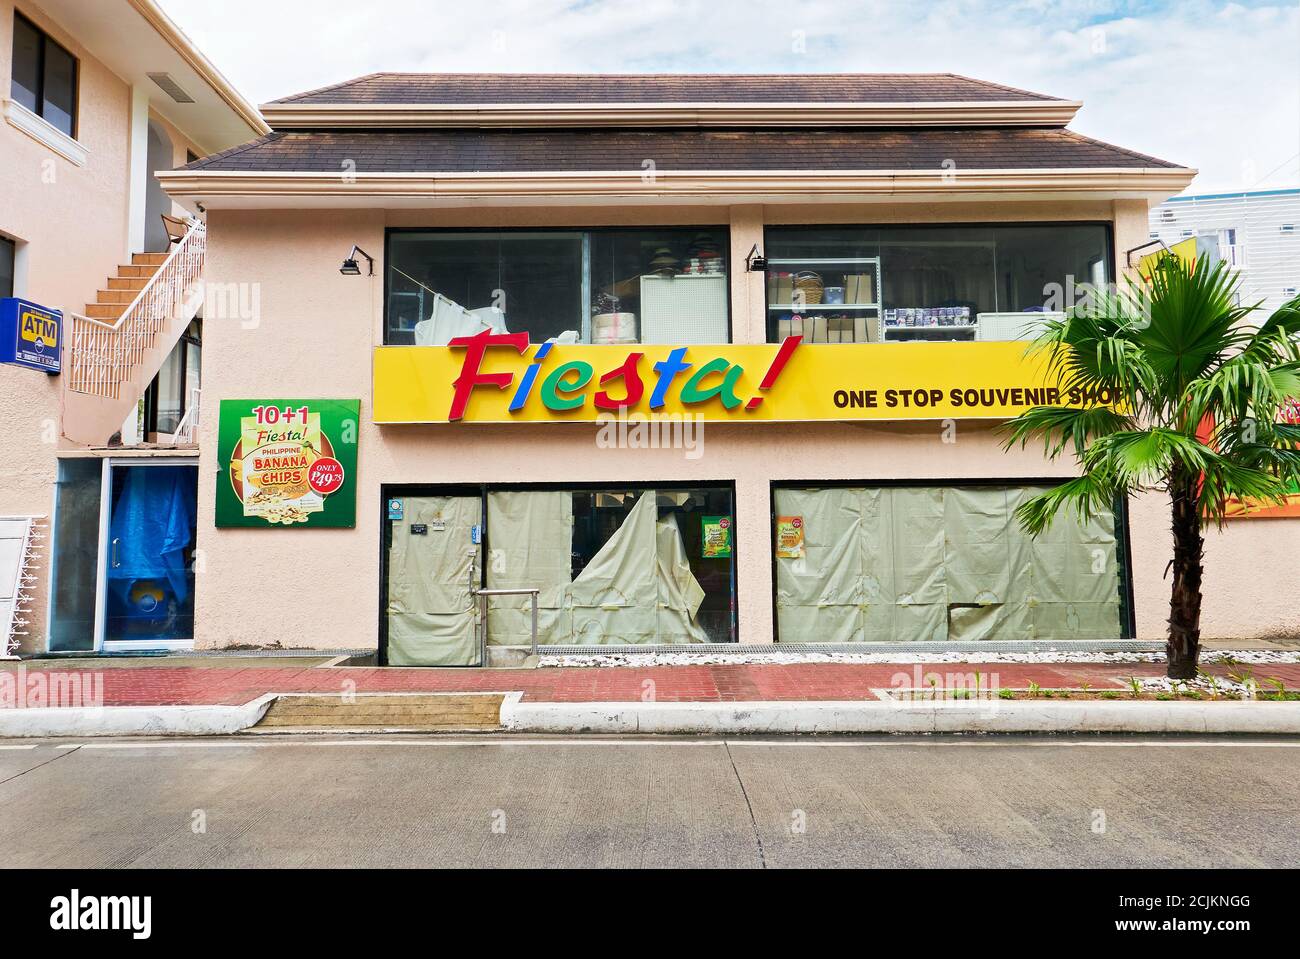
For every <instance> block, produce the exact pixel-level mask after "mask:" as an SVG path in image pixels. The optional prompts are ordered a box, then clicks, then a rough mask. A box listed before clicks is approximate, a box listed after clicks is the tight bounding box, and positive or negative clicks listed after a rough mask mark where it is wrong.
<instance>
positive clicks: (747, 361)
mask: <svg viewBox="0 0 1300 959" xmlns="http://www.w3.org/2000/svg"><path fill="white" fill-rule="evenodd" d="M1026 346H1027V344H1026V343H1024V342H1006V343H1001V342H992V343H906V344H883V343H881V344H872V343H862V344H833V345H831V344H825V345H823V344H818V345H815V346H812V345H808V344H804V343H801V342H800V338H799V337H790V338H789V339H788V340H786V341H785V342H784V343H781V344H752V345H751V344H723V345H718V346H712V345H706V346H650V345H645V346H641V345H634V346H590V345H585V344H555V343H543V344H529V343H528V342H527V336H526V334H491V333H490V332H487V331H485V332H484V333H482V334H479V335H477V336H473V337H465V338H463V339H461V340H458V341H453V343H452V345H450V346H383V347H378V348H377V349H376V350H375V356H374V419H375V422H376V423H450V422H465V423H516V422H528V423H535V422H595V421H598V420H608V419H609V418H610V417H611V416H616V415H626V416H635V415H643V416H649V415H652V414H653V415H688V416H699V417H701V418H703V419H704V420H705V421H707V422H807V421H817V420H905V419H948V418H951V419H990V418H996V419H1002V418H1007V417H1012V416H1016V415H1017V414H1019V413H1022V412H1024V411H1025V410H1027V409H1030V408H1031V407H1034V406H1050V405H1058V404H1065V405H1073V406H1080V405H1092V404H1097V403H1102V404H1105V403H1110V402H1112V401H1113V398H1112V397H1109V396H1084V395H1081V394H1079V393H1078V392H1077V391H1071V390H1065V389H1062V388H1061V387H1060V385H1059V384H1058V383H1056V382H1048V381H1047V379H1048V377H1047V369H1046V367H1047V363H1046V360H1045V359H1044V358H1043V357H1041V356H1036V357H1027V356H1026V353H1025V349H1026Z"/></svg>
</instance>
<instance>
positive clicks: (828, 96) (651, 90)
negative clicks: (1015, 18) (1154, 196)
mask: <svg viewBox="0 0 1300 959" xmlns="http://www.w3.org/2000/svg"><path fill="white" fill-rule="evenodd" d="M1056 99H1058V98H1056V97H1047V96H1043V95H1042V94H1038V93H1030V92H1029V91H1027V90H1017V89H1016V88H1014V87H1007V86H1002V85H1001V84H998V83H989V82H987V81H985V80H972V79H970V78H969V77H961V76H957V75H956V74H952V73H839V74H813V75H809V74H716V73H701V74H662V73H659V74H582V73H372V74H370V75H369V76H364V77H358V78H357V79H355V80H348V81H346V82H344V83H337V84H334V85H332V86H328V87H321V88H320V89H318V90H309V91H307V92H306V93H298V94H295V95H294V96H290V97H285V98H284V99H282V100H276V101H274V102H276V103H297V104H325V103H328V104H423V105H434V104H475V103H818V102H827V103H908V102H945V103H948V102H951V103H969V102H978V101H1008V100H1025V101H1045V102H1050V101H1053V100H1056Z"/></svg>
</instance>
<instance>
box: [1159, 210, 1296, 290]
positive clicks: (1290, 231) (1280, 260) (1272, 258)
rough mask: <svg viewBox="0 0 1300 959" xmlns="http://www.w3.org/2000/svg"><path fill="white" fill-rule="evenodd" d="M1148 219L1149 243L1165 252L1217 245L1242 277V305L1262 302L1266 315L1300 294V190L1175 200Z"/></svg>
mask: <svg viewBox="0 0 1300 959" xmlns="http://www.w3.org/2000/svg"><path fill="white" fill-rule="evenodd" d="M1149 215H1150V220H1151V239H1153V240H1161V241H1163V242H1164V243H1165V244H1166V245H1167V246H1173V245H1174V244H1175V243H1178V242H1180V241H1182V240H1186V239H1188V238H1190V237H1201V238H1202V239H1203V240H1206V239H1208V240H1212V241H1216V242H1217V247H1218V251H1219V256H1220V257H1221V258H1222V259H1225V260H1227V261H1228V262H1229V263H1231V264H1232V265H1233V266H1235V267H1236V268H1237V269H1239V270H1240V271H1241V273H1242V300H1243V302H1246V303H1253V302H1256V301H1259V300H1262V301H1263V305H1264V310H1265V311H1266V312H1268V313H1271V312H1272V311H1273V310H1276V309H1277V308H1278V307H1279V306H1281V305H1282V304H1283V303H1285V302H1286V301H1287V300H1290V299H1292V298H1294V297H1295V296H1296V295H1297V294H1300V189H1295V190H1260V191H1257V192H1253V193H1215V194H1207V195H1205V196H1176V197H1174V198H1173V199H1172V200H1167V201H1166V202H1164V203H1162V204H1160V206H1157V207H1153V208H1152V209H1151V212H1150V214H1149ZM1214 246H1215V242H1211V244H1210V248H1211V249H1214Z"/></svg>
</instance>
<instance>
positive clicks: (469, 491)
mask: <svg viewBox="0 0 1300 959" xmlns="http://www.w3.org/2000/svg"><path fill="white" fill-rule="evenodd" d="M705 487H708V488H712V487H718V488H720V489H725V490H726V491H727V492H728V493H730V494H731V513H732V519H733V530H734V529H735V526H734V520H735V517H736V515H737V514H736V506H737V499H736V481H735V480H734V479H732V480H665V481H663V482H661V483H656V482H654V481H642V480H629V481H627V482H619V481H610V482H604V483H592V482H574V483H529V482H525V483H382V484H380V487H379V530H380V533H379V643H378V649H377V652H376V654H375V657H376V658H375V661H376V663H377V664H378V665H380V666H387V665H388V554H389V551H390V549H391V548H392V543H393V524H392V521H391V520H389V518H388V501H389V499H391V498H392V497H394V496H465V497H478V498H479V500H480V502H481V504H482V506H481V510H482V514H481V515H482V517H483V536H482V542H481V543H480V544H479V545H480V546H481V547H482V550H483V552H484V553H486V552H487V551H488V550H489V549H490V548H491V537H492V530H491V517H490V516H488V493H499V492H500V493H518V492H557V491H558V492H572V493H582V492H597V493H599V492H605V491H608V490H614V489H617V490H623V489H652V490H654V491H655V492H659V491H660V490H663V491H665V492H672V491H675V490H691V489H701V488H705ZM740 549H741V546H740V543H739V536H737V535H735V533H734V532H733V535H732V538H731V577H732V578H731V591H732V621H731V628H732V633H733V635H734V636H735V637H736V639H735V641H733V642H729V643H717V644H711V645H717V646H726V647H733V646H735V645H736V643H738V642H739V641H740V602H739V596H740V575H739V572H738V570H739V568H740V566H739V563H740ZM486 566H487V564H486V563H483V562H480V563H479V570H478V574H479V581H478V588H479V589H486V588H487V568H486ZM774 602H775V600H774ZM773 628H774V629H775V626H774V627H773ZM611 648H614V649H617V648H618V647H611ZM483 665H486V664H483ZM412 668H415V669H475V668H477V667H474V666H417V667H412Z"/></svg>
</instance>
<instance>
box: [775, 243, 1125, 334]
mask: <svg viewBox="0 0 1300 959" xmlns="http://www.w3.org/2000/svg"><path fill="white" fill-rule="evenodd" d="M767 254H768V257H769V268H768V280H767V297H768V338H769V340H773V341H775V340H778V339H783V338H784V337H785V336H789V335H791V334H793V333H798V334H801V335H802V336H803V337H804V339H805V340H806V341H809V342H830V343H839V342H864V341H865V342H879V341H881V340H883V341H886V342H895V341H896V342H911V341H915V340H965V341H974V340H976V339H980V340H998V339H1020V338H1026V337H1029V336H1032V335H1033V331H1034V328H1035V327H1036V326H1037V325H1040V324H1041V322H1042V319H1043V314H1044V313H1047V312H1054V311H1059V310H1062V309H1064V308H1065V307H1067V306H1069V305H1072V303H1073V302H1076V301H1077V300H1078V298H1079V297H1080V296H1082V294H1083V291H1084V290H1086V288H1087V287H1088V285H1095V284H1098V283H1105V282H1107V281H1108V280H1109V275H1110V269H1109V262H1110V259H1109V248H1108V239H1107V232H1106V227H1105V226H1104V225H1101V224H1060V225H1055V226H1003V225H986V226H933V227H931V226H906V227H879V228H856V227H830V228H817V229H811V228H807V229H805V228H781V229H773V230H770V231H768V236H767ZM876 271H878V275H879V281H878V283H877V281H876V276H875V274H876ZM877 285H878V286H879V290H877V289H876V287H877ZM1072 291H1073V299H1072V300H1070V301H1069V302H1067V299H1069V298H1070V296H1071V292H1072Z"/></svg>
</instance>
